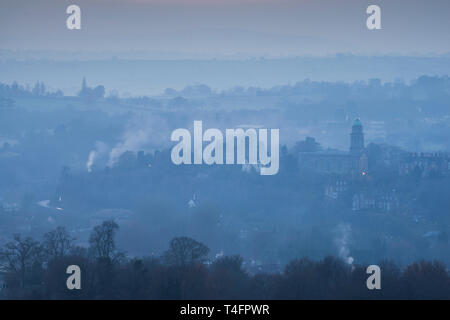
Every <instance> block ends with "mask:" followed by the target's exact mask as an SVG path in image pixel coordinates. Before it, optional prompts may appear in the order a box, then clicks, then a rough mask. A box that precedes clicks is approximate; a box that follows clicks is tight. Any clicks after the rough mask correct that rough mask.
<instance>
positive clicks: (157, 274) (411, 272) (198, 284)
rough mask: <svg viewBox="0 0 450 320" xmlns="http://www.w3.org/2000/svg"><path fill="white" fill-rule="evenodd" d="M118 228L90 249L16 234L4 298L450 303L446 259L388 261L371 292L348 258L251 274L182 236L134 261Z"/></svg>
mask: <svg viewBox="0 0 450 320" xmlns="http://www.w3.org/2000/svg"><path fill="white" fill-rule="evenodd" d="M118 228H119V227H118V225H117V224H116V223H115V222H114V221H105V222H104V223H103V224H101V225H100V226H97V227H95V228H94V229H93V231H92V234H91V237H90V247H89V248H81V247H77V246H75V241H74V239H73V237H71V236H70V234H69V232H67V230H66V229H64V228H62V227H59V228H57V229H56V230H54V231H51V232H48V233H46V234H45V235H44V236H43V241H42V243H40V242H38V241H36V240H33V239H31V238H22V237H21V236H19V235H16V236H15V237H14V239H13V240H12V241H11V242H8V243H6V244H5V245H4V246H3V247H1V248H0V283H3V285H2V286H1V287H0V297H1V298H6V299H450V275H449V272H448V270H447V268H446V266H445V265H443V264H442V263H440V262H436V261H434V262H430V261H419V262H417V263H414V264H411V265H410V266H408V267H406V268H404V269H400V268H399V267H398V266H396V265H395V264H393V263H392V262H389V261H384V262H381V263H380V268H381V290H368V289H367V287H366V280H367V277H368V275H367V274H366V266H362V265H353V266H349V265H348V264H346V263H344V262H343V261H341V260H340V259H337V258H334V257H326V258H324V259H323V260H320V261H312V260H310V259H308V258H301V259H297V260H293V261H291V262H290V263H289V264H287V265H286V266H285V269H284V271H283V272H282V273H270V274H269V273H259V274H250V273H249V272H248V271H247V270H246V268H245V262H244V260H243V258H242V257H240V256H223V257H220V258H218V259H214V260H208V259H207V258H208V252H209V249H208V248H207V247H206V246H205V245H204V244H202V243H200V242H198V241H196V240H194V239H191V238H187V237H178V238H174V239H173V240H172V241H171V242H170V244H169V248H168V250H167V251H166V252H165V253H164V254H163V255H162V257H161V258H153V257H152V258H146V257H144V258H139V259H136V258H133V259H131V258H126V256H125V255H124V254H123V253H121V252H120V251H118V250H117V247H116V243H115V234H116V232H117V230H118ZM73 264H75V265H78V266H79V267H80V268H81V270H82V277H81V279H82V280H81V283H82V284H81V287H82V289H81V290H68V289H67V287H66V280H67V277H68V275H67V274H66V269H67V267H68V266H69V265H73Z"/></svg>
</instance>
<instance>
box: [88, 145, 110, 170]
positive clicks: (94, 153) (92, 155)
mask: <svg viewBox="0 0 450 320" xmlns="http://www.w3.org/2000/svg"><path fill="white" fill-rule="evenodd" d="M107 149H108V147H107V145H106V144H105V143H103V142H101V141H97V142H96V143H95V149H94V150H91V152H89V156H88V160H87V162H86V168H87V171H88V172H92V166H93V165H94V162H95V160H96V159H97V158H98V157H99V156H101V155H102V154H104V153H105V152H106V150H107Z"/></svg>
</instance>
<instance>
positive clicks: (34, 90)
mask: <svg viewBox="0 0 450 320" xmlns="http://www.w3.org/2000/svg"><path fill="white" fill-rule="evenodd" d="M62 96H64V93H63V92H62V91H61V90H56V91H54V92H52V91H49V90H48V89H47V87H46V86H45V84H44V82H41V81H37V82H36V83H35V84H34V86H33V87H30V86H28V85H26V86H23V85H19V84H18V83H17V82H13V83H12V84H10V85H9V84H5V83H0V97H1V98H3V99H6V98H20V97H62Z"/></svg>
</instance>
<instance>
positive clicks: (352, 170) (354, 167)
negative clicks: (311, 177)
mask: <svg viewBox="0 0 450 320" xmlns="http://www.w3.org/2000/svg"><path fill="white" fill-rule="evenodd" d="M298 156H299V167H300V170H309V171H317V172H326V173H338V174H358V175H366V174H367V171H368V158H367V155H366V151H365V145H364V130H363V125H362V123H361V120H360V119H355V121H354V122H353V125H352V128H351V132H350V147H349V151H347V152H346V151H337V150H321V151H313V152H300V153H299V155H298Z"/></svg>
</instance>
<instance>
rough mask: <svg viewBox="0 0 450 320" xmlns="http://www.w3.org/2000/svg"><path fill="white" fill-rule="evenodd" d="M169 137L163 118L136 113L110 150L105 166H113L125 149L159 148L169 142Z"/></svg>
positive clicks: (135, 150)
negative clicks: (120, 137) (119, 139)
mask: <svg viewBox="0 0 450 320" xmlns="http://www.w3.org/2000/svg"><path fill="white" fill-rule="evenodd" d="M169 137H170V131H169V129H168V125H167V123H166V120H165V119H162V118H161V117H155V116H142V115H138V116H136V117H135V118H133V119H132V120H131V121H130V122H129V123H128V124H127V128H126V129H125V132H124V134H123V136H122V139H121V141H120V142H118V143H117V144H116V145H115V146H114V148H113V149H112V150H111V151H110V153H109V159H108V163H107V166H108V167H113V166H114V165H115V164H116V163H117V161H118V160H119V158H120V156H121V155H122V154H124V153H125V152H127V151H131V152H137V151H140V150H144V151H149V150H156V149H161V148H163V147H164V146H165V145H167V144H168V143H169V142H170V140H169Z"/></svg>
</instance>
